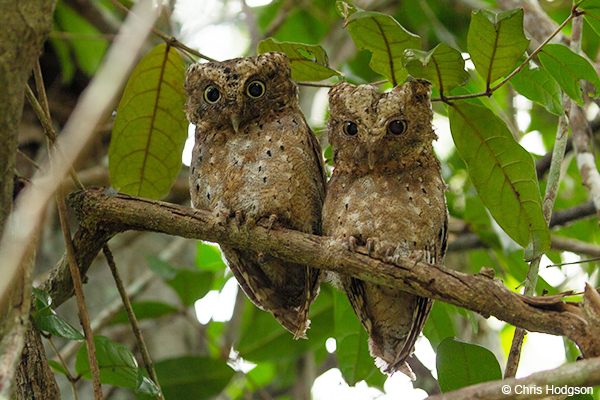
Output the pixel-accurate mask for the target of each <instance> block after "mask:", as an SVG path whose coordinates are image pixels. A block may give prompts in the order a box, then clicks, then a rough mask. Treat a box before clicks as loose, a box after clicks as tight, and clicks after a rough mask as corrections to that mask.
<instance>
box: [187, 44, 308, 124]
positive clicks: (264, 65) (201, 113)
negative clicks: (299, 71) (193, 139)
mask: <svg viewBox="0 0 600 400" xmlns="http://www.w3.org/2000/svg"><path fill="white" fill-rule="evenodd" d="M184 87H185V91H186V93H187V95H188V101H187V103H186V113H187V118H188V120H189V121H190V122H191V123H192V124H198V123H200V122H202V121H210V124H211V127H213V128H219V127H222V126H223V125H229V126H231V127H232V128H233V131H234V132H237V131H238V129H239V128H240V127H243V126H244V124H247V123H248V122H250V121H252V120H254V119H255V118H257V117H258V116H260V115H264V113H265V112H274V113H277V112H278V111H279V110H282V109H284V108H286V107H289V106H290V105H297V100H298V86H297V85H296V84H295V83H294V81H292V79H291V68H290V63H289V60H288V58H287V56H286V55H285V54H283V53H276V52H272V53H264V54H260V55H258V56H256V57H243V58H236V59H233V60H228V61H223V62H209V63H197V64H194V65H192V66H190V67H189V68H188V71H187V74H186V79H185V86H184Z"/></svg>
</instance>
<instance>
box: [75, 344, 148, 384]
mask: <svg viewBox="0 0 600 400" xmlns="http://www.w3.org/2000/svg"><path fill="white" fill-rule="evenodd" d="M94 344H95V345H96V359H97V360H98V367H99V368H100V381H101V382H102V383H103V384H108V385H113V386H119V387H125V388H129V389H132V390H134V391H135V392H136V393H137V392H141V393H148V394H151V395H156V394H157V393H158V387H157V386H156V385H155V384H154V382H152V381H151V380H150V379H148V378H147V377H145V376H143V375H142V374H141V370H140V369H139V368H138V364H137V361H136V360H135V356H134V355H133V353H131V351H129V349H128V348H127V347H125V346H123V345H122V344H121V343H115V342H113V341H112V340H110V339H109V338H107V337H105V336H100V335H96V336H94ZM75 372H76V373H77V374H78V375H81V376H83V378H85V379H92V376H91V373H90V364H89V360H88V352H87V346H81V348H80V349H79V351H78V352H77V357H76V359H75Z"/></svg>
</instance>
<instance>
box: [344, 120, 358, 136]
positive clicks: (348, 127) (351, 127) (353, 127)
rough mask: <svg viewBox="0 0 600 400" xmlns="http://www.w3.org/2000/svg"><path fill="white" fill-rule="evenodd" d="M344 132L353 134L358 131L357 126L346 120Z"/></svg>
mask: <svg viewBox="0 0 600 400" xmlns="http://www.w3.org/2000/svg"><path fill="white" fill-rule="evenodd" d="M346 133H347V134H348V135H350V136H354V135H356V134H357V133H358V128H357V127H356V124H355V123H354V122H346Z"/></svg>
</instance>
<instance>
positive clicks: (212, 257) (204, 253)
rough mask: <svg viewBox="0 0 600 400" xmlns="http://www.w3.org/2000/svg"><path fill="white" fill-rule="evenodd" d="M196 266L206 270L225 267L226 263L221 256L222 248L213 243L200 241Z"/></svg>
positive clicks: (219, 269)
mask: <svg viewBox="0 0 600 400" xmlns="http://www.w3.org/2000/svg"><path fill="white" fill-rule="evenodd" d="M196 266H197V267H198V268H199V269H201V270H204V271H213V272H218V271H222V270H224V269H225V267H226V265H225V262H224V261H223V258H222V257H221V250H220V249H219V247H218V246H216V245H213V244H208V243H204V242H203V241H201V240H199V241H198V253H197V254H196Z"/></svg>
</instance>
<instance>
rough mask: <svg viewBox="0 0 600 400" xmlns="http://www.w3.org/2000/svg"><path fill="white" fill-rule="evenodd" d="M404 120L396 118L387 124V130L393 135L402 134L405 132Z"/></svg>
mask: <svg viewBox="0 0 600 400" xmlns="http://www.w3.org/2000/svg"><path fill="white" fill-rule="evenodd" d="M406 127H407V124H406V121H404V120H401V119H396V120H393V121H391V122H390V123H389V124H388V128H387V130H388V132H389V133H391V134H392V135H394V136H399V135H402V134H403V133H404V132H406Z"/></svg>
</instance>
